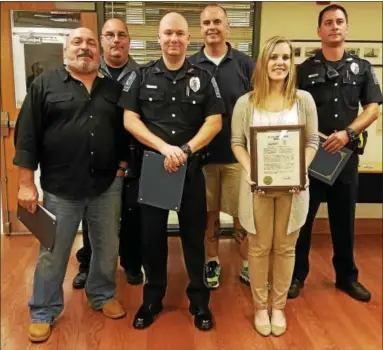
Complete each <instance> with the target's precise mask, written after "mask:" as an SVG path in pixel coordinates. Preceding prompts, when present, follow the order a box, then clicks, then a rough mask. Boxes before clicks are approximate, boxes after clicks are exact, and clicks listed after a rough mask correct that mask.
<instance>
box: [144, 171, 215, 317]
mask: <svg viewBox="0 0 383 350" xmlns="http://www.w3.org/2000/svg"><path fill="white" fill-rule="evenodd" d="M168 215H169V211H168V210H164V209H160V208H155V207H152V206H149V205H142V206H141V218H142V244H143V266H144V270H145V274H146V278H147V281H146V282H145V285H144V297H143V298H144V305H150V304H158V303H160V302H161V301H162V299H163V297H164V296H165V292H166V284H167V259H168V242H167V221H168ZM178 220H179V227H180V237H181V242H182V248H183V255H184V260H185V265H186V270H187V273H188V276H189V279H190V282H189V285H188V286H187V289H186V293H187V296H188V297H189V300H190V309H191V310H193V309H194V308H195V307H197V306H199V307H206V306H208V303H209V290H208V288H207V287H206V285H205V283H204V278H203V273H204V272H203V271H204V262H205V246H204V235H205V228H206V190H205V178H204V175H203V173H202V169H201V167H198V168H196V169H193V170H190V169H189V168H188V170H187V173H186V178H185V184H184V192H183V196H182V202H181V209H180V211H179V212H178Z"/></svg>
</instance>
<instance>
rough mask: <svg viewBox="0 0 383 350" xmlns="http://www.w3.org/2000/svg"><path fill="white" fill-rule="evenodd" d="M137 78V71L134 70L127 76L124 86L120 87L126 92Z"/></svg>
mask: <svg viewBox="0 0 383 350" xmlns="http://www.w3.org/2000/svg"><path fill="white" fill-rule="evenodd" d="M136 78H137V73H136V72H132V73H131V74H130V76H129V78H128V80H127V81H126V83H125V85H124V88H123V89H122V91H125V92H128V91H129V90H130V88H131V87H132V84H133V83H134V81H135V80H136Z"/></svg>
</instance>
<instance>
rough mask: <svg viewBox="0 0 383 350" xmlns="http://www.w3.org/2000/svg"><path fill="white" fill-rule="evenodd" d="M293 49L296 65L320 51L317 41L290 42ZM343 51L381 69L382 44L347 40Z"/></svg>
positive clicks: (319, 44)
mask: <svg viewBox="0 0 383 350" xmlns="http://www.w3.org/2000/svg"><path fill="white" fill-rule="evenodd" d="M291 42H292V44H293V48H294V59H295V63H296V64H300V63H302V62H303V61H305V60H306V59H307V58H308V57H311V56H313V55H315V52H316V51H318V50H320V48H321V42H320V41H319V40H291ZM345 49H346V51H347V52H349V53H350V54H353V55H356V56H358V57H360V58H363V59H365V60H367V61H369V62H370V63H371V65H373V66H375V67H382V60H383V42H382V41H365V40H360V41H358V40H347V41H346V43H345Z"/></svg>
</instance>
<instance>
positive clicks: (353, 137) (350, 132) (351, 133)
mask: <svg viewBox="0 0 383 350" xmlns="http://www.w3.org/2000/svg"><path fill="white" fill-rule="evenodd" d="M346 133H347V136H348V138H349V140H350V142H355V141H357V140H358V139H359V135H358V134H357V133H356V132H355V131H354V130H352V129H351V128H346Z"/></svg>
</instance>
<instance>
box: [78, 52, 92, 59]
mask: <svg viewBox="0 0 383 350" xmlns="http://www.w3.org/2000/svg"><path fill="white" fill-rule="evenodd" d="M77 57H89V58H93V55H92V54H91V52H90V51H89V50H84V52H82V53H80V54H79V55H77Z"/></svg>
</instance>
